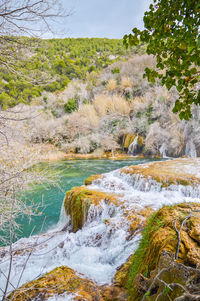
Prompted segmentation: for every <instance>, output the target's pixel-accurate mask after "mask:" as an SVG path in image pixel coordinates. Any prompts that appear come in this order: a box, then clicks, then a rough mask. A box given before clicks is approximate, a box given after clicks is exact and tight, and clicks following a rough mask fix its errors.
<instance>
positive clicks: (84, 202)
mask: <svg viewBox="0 0 200 301" xmlns="http://www.w3.org/2000/svg"><path fill="white" fill-rule="evenodd" d="M101 202H104V203H105V204H111V203H112V204H113V205H115V206H117V205H119V203H120V201H119V199H118V197H117V196H116V195H114V194H109V193H105V192H100V191H96V190H89V189H87V188H86V187H75V188H73V189H72V190H70V191H69V192H68V193H67V194H66V197H65V200H64V208H65V212H66V215H69V216H70V219H71V225H72V231H73V232H76V231H78V230H79V229H81V228H82V227H83V225H84V223H85V222H86V220H87V217H88V211H89V208H90V206H91V205H94V206H99V205H100V204H101ZM94 218H95V212H94Z"/></svg>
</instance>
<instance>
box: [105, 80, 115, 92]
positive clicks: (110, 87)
mask: <svg viewBox="0 0 200 301" xmlns="http://www.w3.org/2000/svg"><path fill="white" fill-rule="evenodd" d="M106 88H107V90H108V91H113V90H115V89H116V88H117V82H116V80H115V79H114V78H111V79H109V81H108V83H107V85H106Z"/></svg>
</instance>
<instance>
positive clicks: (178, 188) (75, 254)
mask: <svg viewBox="0 0 200 301" xmlns="http://www.w3.org/2000/svg"><path fill="white" fill-rule="evenodd" d="M147 167H148V165H147ZM190 171H191V168H190ZM199 176H200V174H199ZM88 189H90V190H98V191H104V192H109V193H114V194H117V195H118V198H119V200H120V203H119V205H118V206H117V205H114V204H112V203H107V202H106V201H103V200H102V202H101V203H100V205H98V206H93V205H92V206H90V208H89V211H88V215H87V219H86V223H85V225H84V226H83V228H82V229H80V230H78V231H77V232H76V233H72V232H70V231H69V230H68V229H67V226H66V225H67V223H68V221H69V217H66V216H65V214H64V208H63V209H62V211H61V218H60V222H59V223H58V225H57V228H56V229H54V230H51V231H49V232H48V233H45V234H42V235H36V236H32V237H30V238H22V239H20V240H19V241H17V242H16V243H15V244H13V254H15V255H14V256H13V262H12V270H11V277H10V282H11V283H12V285H13V287H16V286H17V284H18V281H19V279H20V275H21V273H22V275H21V276H22V277H21V280H20V283H19V285H22V284H23V283H25V282H28V281H31V280H32V279H34V278H36V277H38V276H40V275H42V274H44V273H46V272H49V271H51V270H53V269H54V268H55V267H58V266H61V265H66V266H68V267H70V268H73V269H74V270H75V271H76V272H77V273H81V274H82V275H84V277H88V278H89V279H92V280H93V281H95V282H96V283H98V284H105V283H108V284H110V283H111V281H112V278H113V277H114V275H115V272H116V270H117V268H118V267H119V266H120V265H121V264H122V263H124V262H125V261H126V260H127V258H128V257H129V256H130V255H131V254H133V252H134V250H135V249H136V248H137V246H138V243H139V240H140V238H141V236H140V234H139V233H138V232H136V233H135V234H134V235H132V236H131V237H130V235H129V233H128V229H129V225H130V222H129V220H128V219H126V218H125V215H124V214H123V213H124V211H126V212H137V211H138V210H140V209H143V208H145V207H147V206H150V207H152V208H153V209H158V208H160V207H162V206H163V205H173V204H175V203H180V202H189V201H192V202H200V186H199V185H196V186H194V187H190V186H187V187H185V186H182V185H171V186H169V188H162V187H161V184H160V183H157V182H156V181H154V180H152V179H150V178H148V179H147V178H144V177H142V176H140V175H127V174H124V173H123V172H122V171H121V170H115V171H112V172H109V173H107V174H104V177H103V178H99V179H97V180H95V181H94V182H93V183H92V184H91V185H90V186H88ZM107 221H109V222H107ZM63 228H64V229H63ZM0 257H1V259H2V260H1V263H0V270H1V271H2V272H3V273H1V274H0V287H1V289H2V290H3V289H4V287H5V283H6V281H5V276H4V275H6V274H7V272H8V265H9V258H10V257H9V247H6V248H3V249H1V250H0ZM27 258H28V260H27ZM26 261H27V262H26ZM24 266H25V268H24ZM13 287H12V286H9V291H12V290H13ZM52 298H53V297H52ZM67 298H68V297H66V300H68V299H67ZM71 298H73V297H71ZM50 300H51V299H50ZM52 300H54V299H52ZM60 300H62V296H60ZM69 300H70V296H69ZM72 300H73V299H72Z"/></svg>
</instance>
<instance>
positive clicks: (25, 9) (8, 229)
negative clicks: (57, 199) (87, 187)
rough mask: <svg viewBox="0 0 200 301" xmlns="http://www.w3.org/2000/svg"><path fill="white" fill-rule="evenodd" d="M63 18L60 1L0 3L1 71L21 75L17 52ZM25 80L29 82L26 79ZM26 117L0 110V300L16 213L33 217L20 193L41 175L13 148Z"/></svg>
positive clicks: (0, 0) (26, 154)
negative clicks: (4, 254) (4, 250)
mask: <svg viewBox="0 0 200 301" xmlns="http://www.w3.org/2000/svg"><path fill="white" fill-rule="evenodd" d="M67 15H68V14H67V13H66V11H65V10H64V9H63V7H62V5H61V1H60V0H0V68H1V70H2V71H3V70H7V69H9V72H11V73H12V74H16V75H17V76H24V74H23V73H19V71H18V68H17V67H18V66H19V65H20V63H21V60H22V55H21V53H20V51H21V50H23V52H25V51H26V50H29V49H31V46H32V45H31V44H32V42H33V38H34V41H35V38H37V37H41V36H42V35H44V34H45V33H47V32H50V33H51V34H52V33H55V26H54V25H55V22H56V21H58V20H59V19H60V18H63V17H66V16H67ZM22 36H24V37H22ZM27 37H32V38H31V39H28V38H27ZM36 40H37V39H36ZM22 54H23V53H22ZM30 71H31V70H30ZM27 80H29V81H30V77H29V78H27ZM33 84H35V83H33ZM27 116H28V118H30V115H28V114H23V112H22V111H20V110H19V111H17V110H10V111H9V110H7V111H2V110H0V229H1V233H0V242H1V244H2V242H3V243H4V244H5V243H7V244H9V245H10V263H9V266H8V275H5V276H6V277H7V285H6V288H5V290H4V292H3V300H4V299H5V298H6V294H7V289H8V283H9V274H10V270H11V268H12V255H13V251H12V244H13V241H14V240H15V239H16V230H17V229H18V227H19V225H18V223H17V222H16V218H17V217H18V216H19V214H21V215H24V214H26V215H28V216H31V215H34V214H36V213H35V212H34V210H33V207H32V206H31V204H29V205H28V206H27V205H26V203H25V202H24V201H23V200H22V198H21V191H22V190H24V189H26V188H27V187H28V185H29V184H30V183H33V182H34V181H35V180H37V181H38V180H39V181H41V180H43V176H41V175H40V174H37V173H35V172H33V171H31V170H30V167H31V166H32V165H33V164H35V163H36V162H37V160H36V159H37V156H34V154H32V153H31V152H29V150H28V149H26V148H21V149H20V150H19V149H17V147H16V144H17V143H18V141H17V138H19V137H20V134H21V133H19V135H18V136H19V137H17V138H16V137H15V138H16V139H14V138H13V135H12V128H13V127H15V126H16V123H20V122H22V121H24V120H25V119H26V118H27ZM33 117H34V116H31V118H33ZM0 289H1V288H0Z"/></svg>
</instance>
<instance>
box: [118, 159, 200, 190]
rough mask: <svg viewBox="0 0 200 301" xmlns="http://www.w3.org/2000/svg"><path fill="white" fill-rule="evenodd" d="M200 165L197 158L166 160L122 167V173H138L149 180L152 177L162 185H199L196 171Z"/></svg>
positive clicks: (199, 179)
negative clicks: (196, 167)
mask: <svg viewBox="0 0 200 301" xmlns="http://www.w3.org/2000/svg"><path fill="white" fill-rule="evenodd" d="M197 164H198V165H199V166H200V160H197V159H195V160H194V159H176V160H167V161H164V162H153V163H148V164H141V165H133V166H129V167H124V168H122V169H121V173H124V174H127V175H130V176H131V175H138V177H142V178H145V179H147V180H149V179H152V180H155V181H156V182H158V183H161V184H162V187H168V186H170V185H172V184H175V185H179V184H180V185H198V184H200V176H197V175H196V173H195V166H196V165H197Z"/></svg>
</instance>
